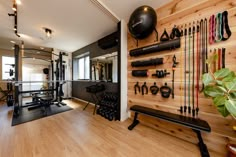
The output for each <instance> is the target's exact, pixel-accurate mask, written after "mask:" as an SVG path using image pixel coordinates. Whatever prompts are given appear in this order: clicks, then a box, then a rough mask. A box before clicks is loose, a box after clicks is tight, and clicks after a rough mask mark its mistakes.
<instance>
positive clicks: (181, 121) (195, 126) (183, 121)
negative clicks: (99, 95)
mask: <svg viewBox="0 0 236 157" xmlns="http://www.w3.org/2000/svg"><path fill="white" fill-rule="evenodd" d="M130 110H131V111H134V112H135V115H134V120H133V123H132V124H131V125H130V126H129V127H128V129H129V130H133V128H134V127H135V126H136V125H138V124H139V120H138V119H137V118H138V114H139V113H141V114H145V115H148V116H152V117H156V118H159V119H162V120H165V121H168V122H172V123H175V124H178V125H182V126H185V127H188V128H191V129H192V130H193V131H194V132H195V133H196V134H197V137H198V140H199V143H198V146H199V149H200V152H201V156H202V157H210V155H209V152H208V149H207V146H206V145H205V144H204V142H203V139H202V136H201V131H204V132H211V128H210V126H209V124H208V123H207V122H206V121H204V120H201V119H195V118H192V117H186V116H183V115H177V114H173V113H169V112H163V111H160V110H155V109H151V108H147V107H143V106H138V105H134V106H132V107H131V108H130Z"/></svg>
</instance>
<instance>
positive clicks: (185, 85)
mask: <svg viewBox="0 0 236 157" xmlns="http://www.w3.org/2000/svg"><path fill="white" fill-rule="evenodd" d="M186 36H187V28H185V29H184V113H186V110H187V92H186V90H187V73H186V67H187V48H186V45H187V43H186Z"/></svg>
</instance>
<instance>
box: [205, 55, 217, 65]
mask: <svg viewBox="0 0 236 157" xmlns="http://www.w3.org/2000/svg"><path fill="white" fill-rule="evenodd" d="M217 59H218V55H217V54H213V55H211V56H210V57H209V58H208V59H207V60H206V63H207V64H212V63H213V62H214V61H216V60H217Z"/></svg>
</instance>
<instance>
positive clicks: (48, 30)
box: [43, 27, 52, 39]
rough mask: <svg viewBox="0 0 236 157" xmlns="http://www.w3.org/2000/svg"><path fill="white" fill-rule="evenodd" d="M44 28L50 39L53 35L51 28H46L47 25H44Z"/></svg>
mask: <svg viewBox="0 0 236 157" xmlns="http://www.w3.org/2000/svg"><path fill="white" fill-rule="evenodd" d="M43 29H44V31H45V33H46V37H47V38H48V39H50V38H51V37H52V30H51V29H49V28H46V27H43Z"/></svg>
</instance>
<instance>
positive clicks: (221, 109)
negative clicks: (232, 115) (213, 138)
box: [217, 105, 229, 117]
mask: <svg viewBox="0 0 236 157" xmlns="http://www.w3.org/2000/svg"><path fill="white" fill-rule="evenodd" d="M217 110H218V111H219V112H220V114H221V115H222V116H224V117H227V116H228V115H229V111H228V110H227V108H226V106H225V105H221V106H217Z"/></svg>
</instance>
